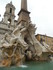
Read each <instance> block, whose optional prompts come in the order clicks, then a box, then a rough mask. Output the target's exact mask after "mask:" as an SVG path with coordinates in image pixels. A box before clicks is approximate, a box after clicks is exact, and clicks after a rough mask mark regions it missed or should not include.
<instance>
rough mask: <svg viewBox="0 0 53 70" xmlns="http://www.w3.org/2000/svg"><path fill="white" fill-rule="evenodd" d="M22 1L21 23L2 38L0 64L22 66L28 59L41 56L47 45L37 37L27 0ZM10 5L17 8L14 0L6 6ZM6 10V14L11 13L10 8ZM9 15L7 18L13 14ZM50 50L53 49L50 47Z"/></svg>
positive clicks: (19, 19) (19, 20)
mask: <svg viewBox="0 0 53 70" xmlns="http://www.w3.org/2000/svg"><path fill="white" fill-rule="evenodd" d="M21 1H22V2H21V11H20V12H19V14H18V15H19V18H18V22H19V23H18V22H17V23H18V24H17V25H16V27H15V28H14V30H13V31H12V33H5V35H4V37H3V39H2V40H1V45H0V50H1V55H0V56H1V60H0V66H12V65H16V66H20V65H22V64H23V62H24V61H25V60H26V59H27V60H35V59H36V57H38V58H40V57H41V55H42V52H43V47H44V46H45V43H43V44H44V46H43V45H42V44H41V43H40V42H39V41H38V40H37V39H36V37H35V31H36V29H37V28H36V26H35V25H34V24H32V22H31V21H30V17H29V12H28V11H27V0H21ZM25 3H26V4H25ZM9 5H10V6H12V7H13V8H12V9H13V11H14V9H15V8H14V6H13V5H12V2H11V3H10V4H8V5H7V7H6V8H9V7H10V6H9ZM6 10H7V11H6V12H5V16H6V14H7V13H9V12H8V9H6ZM11 12H12V11H10V13H11ZM11 14H13V13H11ZM8 15H9V14H7V16H6V17H7V18H9V16H11V15H9V16H8ZM5 16H4V17H5ZM6 17H5V20H4V21H2V22H5V23H6V21H7V18H6ZM11 18H12V20H13V16H11ZM11 18H10V19H11ZM10 19H9V20H10ZM10 22H11V20H10ZM12 23H13V22H12ZM10 26H11V25H10V24H9V27H10ZM46 48H47V47H46ZM47 49H48V48H47ZM48 50H49V51H51V50H50V49H48ZM51 52H53V51H51Z"/></svg>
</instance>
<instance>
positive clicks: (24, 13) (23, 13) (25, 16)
mask: <svg viewBox="0 0 53 70" xmlns="http://www.w3.org/2000/svg"><path fill="white" fill-rule="evenodd" d="M29 14H30V12H29V11H28V9H27V0H21V10H20V12H19V13H18V16H19V18H18V23H22V22H23V21H25V22H27V21H28V20H30V17H29Z"/></svg>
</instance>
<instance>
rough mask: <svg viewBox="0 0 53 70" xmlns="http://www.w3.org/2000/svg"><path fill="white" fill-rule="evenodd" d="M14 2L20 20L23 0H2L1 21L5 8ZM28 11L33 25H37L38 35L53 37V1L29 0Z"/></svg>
mask: <svg viewBox="0 0 53 70" xmlns="http://www.w3.org/2000/svg"><path fill="white" fill-rule="evenodd" d="M10 1H12V3H13V5H14V6H15V8H16V10H15V15H16V19H18V15H17V14H18V12H19V11H20V7H21V0H0V14H1V17H0V20H1V19H2V18H3V15H4V12H5V6H6V4H7V3H10ZM27 1H28V11H30V12H31V14H30V17H31V21H32V23H33V24H36V27H37V30H36V34H43V35H47V36H51V37H53V0H27Z"/></svg>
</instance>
